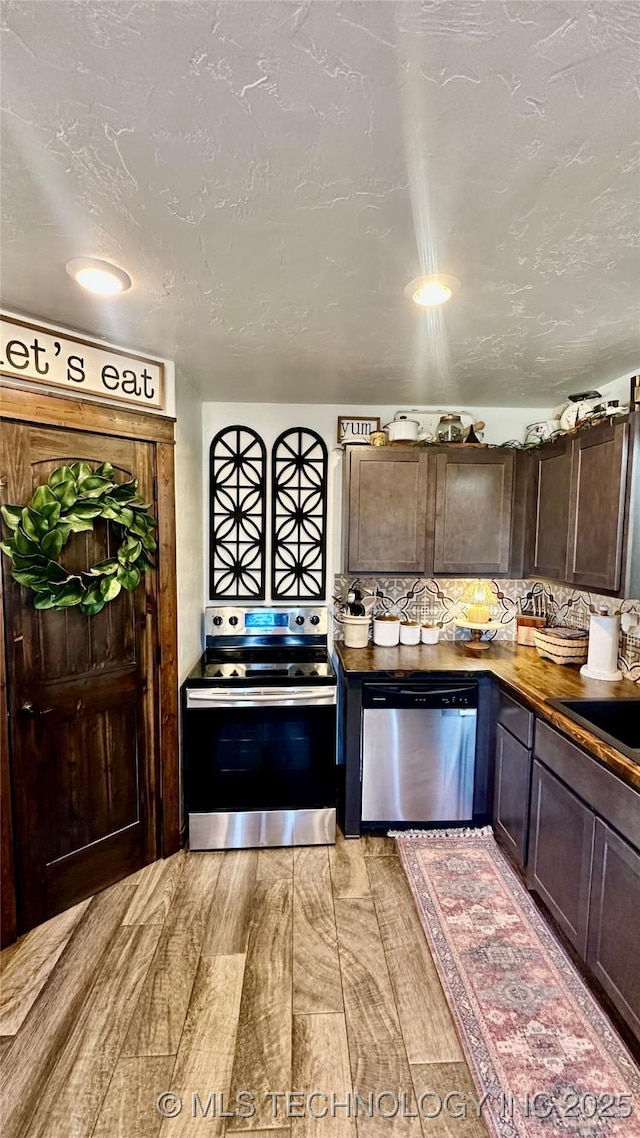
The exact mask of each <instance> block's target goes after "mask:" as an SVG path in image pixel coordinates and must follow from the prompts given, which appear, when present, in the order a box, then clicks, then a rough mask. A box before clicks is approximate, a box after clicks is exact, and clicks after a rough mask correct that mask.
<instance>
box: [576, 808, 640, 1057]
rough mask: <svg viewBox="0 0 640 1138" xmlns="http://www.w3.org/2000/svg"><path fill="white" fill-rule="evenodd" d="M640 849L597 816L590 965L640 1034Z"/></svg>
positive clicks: (588, 954)
mask: <svg viewBox="0 0 640 1138" xmlns="http://www.w3.org/2000/svg"><path fill="white" fill-rule="evenodd" d="M639 943H640V854H639V853H638V852H637V851H636V850H634V849H633V847H632V846H630V845H628V843H627V842H625V841H623V840H622V838H619V837H618V835H617V834H616V833H614V831H613V830H610V829H609V827H608V826H606V825H605V823H604V822H601V821H600V819H599V818H598V819H596V833H595V842H594V849H593V879H592V884H591V909H590V914H589V938H588V946H587V964H588V965H589V966H590V968H591V970H592V971H593V974H594V975H595V976H596V978H597V979H598V980H599V981H600V983H601V984H602V987H603V988H604V990H605V991H606V992H607V994H608V995H609V996H610V997H611V999H612V1000H613V1003H614V1004H615V1005H616V1007H617V1008H618V1011H620V1012H621V1014H622V1015H623V1016H624V1018H625V1019H626V1021H627V1023H628V1024H629V1026H630V1027H631V1028H632V1029H633V1030H634V1031H635V1033H636V1035H637V1036H638V1037H640V968H639V967H638V944H639Z"/></svg>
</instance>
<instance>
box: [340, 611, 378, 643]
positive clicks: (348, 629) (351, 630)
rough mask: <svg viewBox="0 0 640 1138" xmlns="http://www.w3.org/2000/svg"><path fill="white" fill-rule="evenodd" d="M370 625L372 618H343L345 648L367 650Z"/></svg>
mask: <svg viewBox="0 0 640 1138" xmlns="http://www.w3.org/2000/svg"><path fill="white" fill-rule="evenodd" d="M370 623H371V618H370V617H368V616H343V617H342V626H343V628H344V643H345V648H366V647H367V644H368V643H369V625H370Z"/></svg>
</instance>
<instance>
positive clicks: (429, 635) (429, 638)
mask: <svg viewBox="0 0 640 1138" xmlns="http://www.w3.org/2000/svg"><path fill="white" fill-rule="evenodd" d="M421 632H422V643H423V644H437V643H438V640H439V639H440V629H439V628H429V627H428V626H427V625H425V624H423V625H422V629H421Z"/></svg>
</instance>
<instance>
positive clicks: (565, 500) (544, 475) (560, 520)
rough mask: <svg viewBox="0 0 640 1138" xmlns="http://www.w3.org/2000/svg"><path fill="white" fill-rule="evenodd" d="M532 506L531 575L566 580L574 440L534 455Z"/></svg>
mask: <svg viewBox="0 0 640 1138" xmlns="http://www.w3.org/2000/svg"><path fill="white" fill-rule="evenodd" d="M532 465H533V472H532V496H533V499H534V500H533V502H532V509H531V510H530V511H529V517H528V530H529V543H530V544H529V549H530V554H529V564H528V565H527V570H528V573H529V574H530V575H531V576H536V577H546V578H548V579H550V580H553V581H564V580H566V576H567V541H568V536H569V500H570V495H571V439H570V438H569V437H568V436H565V437H564V438H562V439H559V440H558V441H557V442H554V443H549V444H548V445H545V446H542V447H540V449H539V450H538V451H535V452H534V453H533V456H532Z"/></svg>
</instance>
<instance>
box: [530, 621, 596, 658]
mask: <svg viewBox="0 0 640 1138" xmlns="http://www.w3.org/2000/svg"><path fill="white" fill-rule="evenodd" d="M533 636H534V640H535V645H536V648H537V649H538V655H539V656H543V657H544V658H545V659H547V660H553V663H554V664H576V665H577V664H585V663H586V661H587V655H588V650H589V633H588V632H585V631H584V630H583V629H581V628H562V627H558V628H536V629H535V630H534V634H533Z"/></svg>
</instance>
